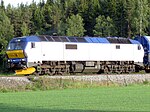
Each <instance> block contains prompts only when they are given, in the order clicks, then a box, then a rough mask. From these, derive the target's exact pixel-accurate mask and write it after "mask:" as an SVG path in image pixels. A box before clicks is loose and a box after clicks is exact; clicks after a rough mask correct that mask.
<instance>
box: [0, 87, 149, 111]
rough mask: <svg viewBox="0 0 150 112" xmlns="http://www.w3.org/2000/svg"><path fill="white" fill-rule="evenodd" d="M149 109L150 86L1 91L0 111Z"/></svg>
mask: <svg viewBox="0 0 150 112" xmlns="http://www.w3.org/2000/svg"><path fill="white" fill-rule="evenodd" d="M20 111H21V112H150V86H149V85H138V86H137V85H136V86H127V87H98V88H84V89H63V90H49V91H32V92H15V93H0V112H20Z"/></svg>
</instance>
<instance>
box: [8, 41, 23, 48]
mask: <svg viewBox="0 0 150 112" xmlns="http://www.w3.org/2000/svg"><path fill="white" fill-rule="evenodd" d="M25 46H26V42H25V41H22V40H20V39H15V40H12V41H11V42H10V43H9V45H8V48H7V50H23V49H25Z"/></svg>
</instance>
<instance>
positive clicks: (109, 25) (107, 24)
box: [93, 16, 116, 37]
mask: <svg viewBox="0 0 150 112" xmlns="http://www.w3.org/2000/svg"><path fill="white" fill-rule="evenodd" d="M93 32H94V35H96V36H101V37H105V36H115V35H116V30H115V26H114V23H113V20H112V19H111V18H110V17H109V16H108V17H106V18H105V16H98V17H97V18H96V25H95V27H94V30H93Z"/></svg>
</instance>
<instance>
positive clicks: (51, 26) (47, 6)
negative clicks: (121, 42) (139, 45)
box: [0, 0, 150, 54]
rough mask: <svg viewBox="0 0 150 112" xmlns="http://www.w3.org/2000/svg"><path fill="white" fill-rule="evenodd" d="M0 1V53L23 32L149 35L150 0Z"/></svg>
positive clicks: (25, 33)
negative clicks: (22, 2)
mask: <svg viewBox="0 0 150 112" xmlns="http://www.w3.org/2000/svg"><path fill="white" fill-rule="evenodd" d="M4 2H5V1H4V0H1V3H0V50H1V51H0V53H1V54H3V53H4V49H5V48H6V46H7V44H8V42H9V40H10V39H12V38H13V37H20V36H26V35H42V34H44V35H53V34H56V35H61V36H80V37H82V36H99V37H106V36H117V37H126V38H132V37H133V36H135V35H150V0H47V1H46V2H44V0H41V2H40V3H38V4H37V3H36V2H34V0H33V1H32V3H31V4H18V6H17V7H13V6H11V5H10V4H9V5H8V6H4Z"/></svg>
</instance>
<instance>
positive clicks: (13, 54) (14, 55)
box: [6, 50, 25, 59]
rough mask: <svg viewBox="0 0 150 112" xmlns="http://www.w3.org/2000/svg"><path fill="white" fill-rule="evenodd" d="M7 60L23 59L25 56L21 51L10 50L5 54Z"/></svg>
mask: <svg viewBox="0 0 150 112" xmlns="http://www.w3.org/2000/svg"><path fill="white" fill-rule="evenodd" d="M6 54H7V56H8V58H10V59H14V58H25V54H24V52H23V50H12V51H7V52H6Z"/></svg>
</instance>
